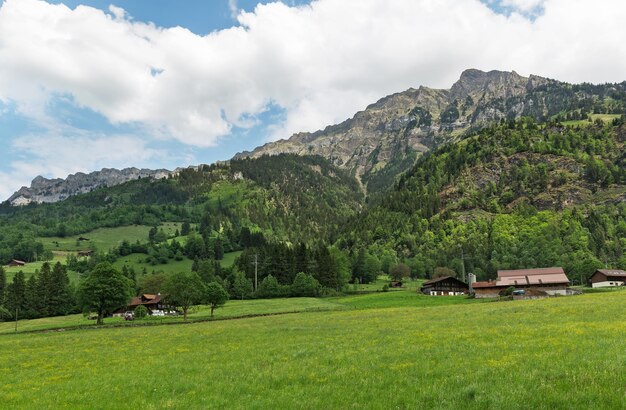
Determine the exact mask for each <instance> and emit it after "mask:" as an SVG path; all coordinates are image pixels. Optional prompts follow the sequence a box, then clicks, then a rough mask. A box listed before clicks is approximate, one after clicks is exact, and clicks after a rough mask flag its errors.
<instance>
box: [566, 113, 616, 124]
mask: <svg viewBox="0 0 626 410" xmlns="http://www.w3.org/2000/svg"><path fill="white" fill-rule="evenodd" d="M589 117H590V118H591V121H588V120H573V121H563V125H572V126H575V125H589V124H593V121H595V120H597V119H600V120H602V121H604V122H605V123H608V122H611V121H613V120H614V119H616V118H619V117H621V114H590V115H589Z"/></svg>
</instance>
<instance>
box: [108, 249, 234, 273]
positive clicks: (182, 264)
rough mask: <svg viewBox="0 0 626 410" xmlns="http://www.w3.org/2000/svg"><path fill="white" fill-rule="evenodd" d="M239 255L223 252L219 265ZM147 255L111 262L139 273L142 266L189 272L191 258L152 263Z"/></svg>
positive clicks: (127, 257)
mask: <svg viewBox="0 0 626 410" xmlns="http://www.w3.org/2000/svg"><path fill="white" fill-rule="evenodd" d="M239 255H241V251H236V252H229V253H225V254H224V258H223V259H222V260H221V261H220V265H222V267H223V268H227V267H230V266H232V265H233V264H234V263H235V259H237V257H238V256H239ZM146 257H147V255H144V254H142V253H133V254H131V255H128V256H122V257H120V258H119V259H118V260H116V261H115V263H113V266H115V267H116V268H118V269H122V267H123V266H124V265H126V266H127V267H129V268H130V267H132V268H134V269H135V272H137V273H140V272H141V271H142V270H143V268H146V271H147V272H148V273H150V272H152V271H154V272H163V273H165V274H167V275H169V274H172V273H177V272H189V271H191V265H192V264H193V261H192V260H191V259H187V258H185V259H183V260H182V261H176V260H169V261H168V262H167V263H164V264H157V265H152V264H150V263H148V262H146Z"/></svg>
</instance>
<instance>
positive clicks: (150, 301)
mask: <svg viewBox="0 0 626 410" xmlns="http://www.w3.org/2000/svg"><path fill="white" fill-rule="evenodd" d="M160 301H161V295H160V294H157V295H151V294H145V293H144V294H143V295H141V296H135V297H134V298H132V299H131V300H130V302H129V303H128V306H129V307H130V306H139V305H147V306H150V305H157V304H158V303H159V302H160Z"/></svg>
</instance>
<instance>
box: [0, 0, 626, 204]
mask: <svg viewBox="0 0 626 410" xmlns="http://www.w3.org/2000/svg"><path fill="white" fill-rule="evenodd" d="M624 21H626V2H625V1H622V0H482V1H479V0H283V1H273V2H271V1H266V2H258V1H257V0H184V1H181V0H49V1H44V0H0V152H2V154H3V155H2V159H0V200H4V199H6V198H8V197H9V196H10V195H11V194H12V193H13V192H14V191H16V190H17V189H19V188H20V187H21V186H23V185H27V186H28V185H30V181H31V180H32V179H33V178H34V177H36V176H37V175H42V176H44V177H48V178H52V177H55V178H56V177H61V178H64V177H66V176H67V175H68V174H71V173H76V172H91V171H95V170H100V169H101V168H105V167H107V168H110V167H114V168H124V167H130V166H135V167H139V168H142V167H145V168H153V169H156V168H167V169H174V168H176V167H179V166H188V165H192V164H199V163H212V162H214V161H218V160H227V159H229V158H231V157H232V156H233V155H234V154H235V153H237V152H239V151H243V150H251V149H253V148H254V147H256V146H258V145H261V144H263V143H265V142H268V141H272V140H276V139H280V138H288V137H289V136H290V135H292V134H293V133H296V132H303V131H315V130H317V129H321V128H324V127H325V126H326V125H330V124H335V123H338V122H341V121H343V120H345V119H347V118H350V117H351V116H352V115H354V113H356V112H357V111H359V110H362V109H364V108H365V107H366V106H367V105H369V104H371V103H373V102H375V101H377V100H378V99H379V98H381V97H383V96H385V95H388V94H391V93H394V92H399V91H403V90H406V89H407V88H410V87H418V86H420V85H425V86H429V87H435V88H449V87H450V86H451V85H452V84H453V83H454V81H455V80H456V79H458V77H459V75H460V73H461V72H462V71H463V70H464V69H467V68H478V69H483V70H492V69H498V70H507V71H511V70H515V71H517V72H518V73H520V74H522V75H529V74H537V75H542V76H546V77H550V78H556V79H559V80H562V81H567V82H593V83H604V82H621V81H624V80H626V47H623V41H624V39H625V38H626V24H624V23H623V22H624Z"/></svg>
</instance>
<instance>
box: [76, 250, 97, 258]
mask: <svg viewBox="0 0 626 410" xmlns="http://www.w3.org/2000/svg"><path fill="white" fill-rule="evenodd" d="M77 255H78V256H81V257H88V256H91V255H93V251H91V250H88V251H78V254H77Z"/></svg>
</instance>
